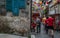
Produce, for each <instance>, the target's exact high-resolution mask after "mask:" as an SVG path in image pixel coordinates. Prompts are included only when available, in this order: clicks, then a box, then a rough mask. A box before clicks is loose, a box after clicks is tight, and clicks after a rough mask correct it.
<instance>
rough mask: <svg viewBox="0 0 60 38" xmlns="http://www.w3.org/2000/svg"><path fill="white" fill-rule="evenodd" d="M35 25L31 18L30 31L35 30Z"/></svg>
mask: <svg viewBox="0 0 60 38" xmlns="http://www.w3.org/2000/svg"><path fill="white" fill-rule="evenodd" d="M35 27H36V23H35V21H34V20H33V21H32V23H31V32H35Z"/></svg>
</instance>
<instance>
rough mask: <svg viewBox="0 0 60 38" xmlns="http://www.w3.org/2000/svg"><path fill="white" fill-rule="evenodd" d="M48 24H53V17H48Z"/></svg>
mask: <svg viewBox="0 0 60 38" xmlns="http://www.w3.org/2000/svg"><path fill="white" fill-rule="evenodd" d="M47 21H48V26H53V22H54V19H53V18H48V20H47Z"/></svg>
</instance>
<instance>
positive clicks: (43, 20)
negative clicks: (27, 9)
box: [42, 16, 46, 26]
mask: <svg viewBox="0 0 60 38" xmlns="http://www.w3.org/2000/svg"><path fill="white" fill-rule="evenodd" d="M45 20H46V17H45V16H44V17H43V18H42V23H43V25H44V26H45Z"/></svg>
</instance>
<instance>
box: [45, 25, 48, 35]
mask: <svg viewBox="0 0 60 38" xmlns="http://www.w3.org/2000/svg"><path fill="white" fill-rule="evenodd" d="M45 31H46V33H47V34H48V26H47V25H45Z"/></svg>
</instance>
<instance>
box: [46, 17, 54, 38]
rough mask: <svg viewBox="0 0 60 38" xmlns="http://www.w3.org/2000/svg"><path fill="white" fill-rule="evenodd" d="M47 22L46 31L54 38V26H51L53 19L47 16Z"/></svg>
mask: <svg viewBox="0 0 60 38" xmlns="http://www.w3.org/2000/svg"><path fill="white" fill-rule="evenodd" d="M47 21H48V22H47V23H48V33H49V34H50V35H51V36H52V38H54V31H53V29H54V27H53V24H54V19H53V18H52V17H51V16H49V18H48V19H47Z"/></svg>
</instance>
